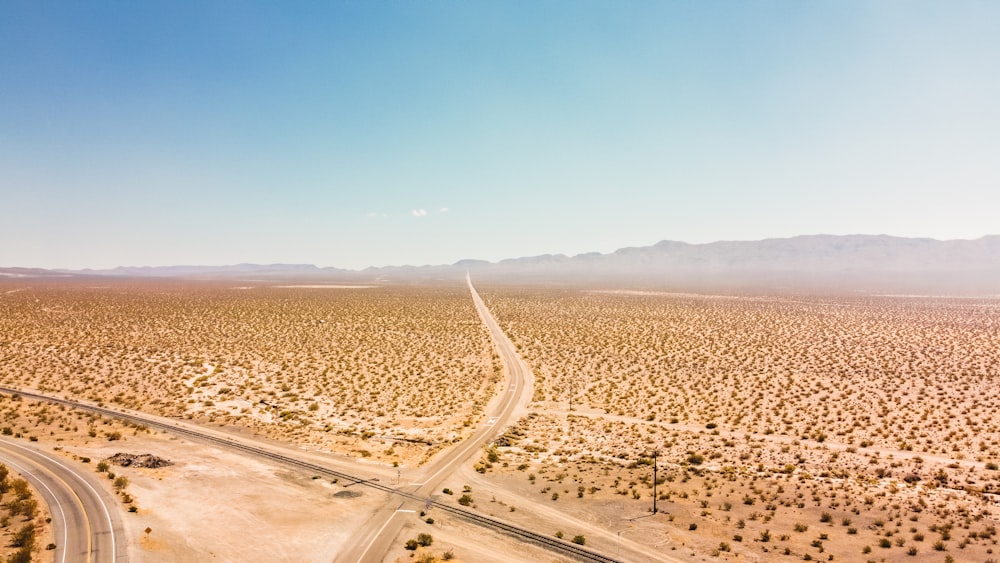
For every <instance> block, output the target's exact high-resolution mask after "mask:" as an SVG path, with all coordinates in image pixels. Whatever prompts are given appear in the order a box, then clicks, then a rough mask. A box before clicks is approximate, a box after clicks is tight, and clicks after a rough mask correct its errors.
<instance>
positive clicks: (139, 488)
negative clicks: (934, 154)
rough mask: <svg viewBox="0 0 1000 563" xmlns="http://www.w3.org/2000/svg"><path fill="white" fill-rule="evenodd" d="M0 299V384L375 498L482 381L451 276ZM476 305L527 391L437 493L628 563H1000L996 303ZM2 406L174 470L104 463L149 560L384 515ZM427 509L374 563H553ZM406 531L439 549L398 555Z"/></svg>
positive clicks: (115, 429) (75, 417) (361, 500)
mask: <svg viewBox="0 0 1000 563" xmlns="http://www.w3.org/2000/svg"><path fill="white" fill-rule="evenodd" d="M2 283H3V284H4V285H3V287H7V286H10V287H9V289H10V290H17V291H12V292H7V291H6V290H5V291H0V381H2V382H3V383H4V384H8V385H11V386H19V387H23V388H38V389H43V390H48V391H51V392H56V393H60V394H63V395H70V396H77V397H79V398H81V399H83V400H88V401H93V402H95V403H105V404H111V405H115V406H116V407H120V408H128V409H134V410H139V411H144V412H148V413H151V414H155V415H160V416H165V417H172V418H174V419H175V420H178V421H184V422H186V423H192V424H200V425H207V426H210V427H213V428H219V429H222V430H225V431H227V432H233V433H235V434H238V435H240V436H243V437H246V438H248V439H255V438H256V439H260V440H267V441H271V442H282V443H286V444H289V446H291V447H295V448H299V449H301V451H303V452H307V451H308V452H315V453H316V455H321V454H322V452H334V453H336V454H339V455H340V458H338V459H341V460H342V461H343V462H344V463H349V464H354V465H353V467H354V468H355V469H357V470H358V471H361V472H369V473H371V474H372V475H379V476H381V477H382V478H384V479H391V478H392V477H393V476H394V475H397V474H396V473H395V469H394V468H393V465H395V464H399V465H400V467H401V468H402V469H403V470H404V474H403V479H404V481H405V479H406V474H405V470H406V469H407V468H412V467H414V466H416V465H418V464H420V463H421V462H423V461H424V460H426V459H427V458H428V456H430V455H433V453H435V452H437V451H440V450H441V449H442V448H445V447H447V446H448V445H450V444H451V443H453V442H454V440H455V439H458V438H460V437H461V436H463V435H464V434H465V433H466V432H468V431H469V429H470V428H473V427H475V425H476V424H479V423H481V422H482V420H480V419H481V418H482V417H481V413H482V409H483V406H484V405H485V404H486V403H487V402H488V401H489V399H490V397H491V396H493V394H494V392H495V388H496V385H497V383H498V382H499V381H500V376H501V373H500V368H499V363H498V358H497V357H496V356H495V354H494V351H493V347H492V344H491V342H490V340H489V335H488V333H487V332H486V331H485V329H484V328H483V327H482V324H481V323H480V321H479V319H478V317H477V315H476V311H475V309H474V307H473V305H472V302H471V299H470V298H469V294H468V290H467V289H466V288H465V287H463V286H462V285H460V284H457V283H456V284H451V285H448V284H443V285H436V286H433V285H430V286H427V285H425V286H395V287H392V286H390V287H364V288H317V287H277V285H279V284H272V285H267V284H257V285H254V284H250V283H242V282H241V283H240V284H239V286H237V284H220V283H216V282H183V283H182V282H135V283H125V282H113V283H110V284H109V283H108V282H106V281H103V280H102V281H101V284H100V285H101V286H102V287H97V285H98V284H97V283H93V282H90V283H82V282H78V281H73V282H46V283H40V284H39V283H34V282H32V283H31V284H26V283H24V281H23V280H8V281H3V282H2ZM284 285H298V284H284ZM0 289H2V288H0ZM480 292H481V294H482V296H483V298H484V299H485V300H486V303H487V305H488V306H489V307H490V309H491V310H492V311H493V314H494V315H496V317H497V319H498V321H500V324H501V326H502V327H503V328H504V330H505V331H506V332H507V334H508V335H509V336H510V337H511V338H512V340H513V341H514V342H515V344H516V345H517V346H518V349H519V351H520V353H521V355H522V356H523V357H524V358H525V359H526V360H527V361H528V363H529V365H530V366H531V367H532V369H533V371H534V373H535V394H534V400H533V401H532V403H531V404H530V405H529V412H530V414H529V415H528V416H526V417H524V418H522V419H521V420H520V421H519V422H518V423H517V424H515V425H514V426H512V427H511V428H509V429H507V431H506V432H505V434H504V436H503V437H502V438H501V439H500V440H499V441H498V443H497V444H496V446H495V447H493V448H489V449H487V450H486V451H484V452H483V455H482V458H481V459H480V460H478V461H477V462H475V464H470V465H469V466H468V467H467V468H466V469H465V470H464V471H463V472H462V473H461V474H458V475H455V476H453V477H452V478H450V479H449V481H448V482H447V483H446V488H448V489H449V492H450V494H449V493H446V492H444V491H442V492H441V493H440V494H439V495H437V498H438V500H441V501H443V502H453V503H455V504H459V501H460V499H461V498H462V497H463V496H465V495H468V497H469V507H470V508H472V509H474V510H477V511H480V512H483V513H488V514H494V515H496V516H498V517H500V518H503V519H505V520H507V521H510V522H513V523H517V524H521V525H523V526H525V527H528V528H530V529H533V530H537V531H540V532H547V533H551V534H553V535H556V534H559V535H561V536H562V537H564V538H565V539H567V540H570V539H574V538H575V537H577V536H581V537H580V540H581V541H585V545H587V546H589V547H593V548H594V549H597V550H599V551H601V552H603V553H606V554H609V555H615V554H617V553H631V554H632V555H631V556H629V557H628V558H626V559H627V560H649V561H656V560H668V558H673V559H676V560H698V561H720V560H721V561H771V560H837V561H941V562H944V561H979V562H982V561H994V560H998V559H1000V555H998V554H997V553H995V552H997V551H998V549H1000V547H998V546H997V541H998V539H1000V538H998V537H997V534H996V526H997V525H998V524H1000V522H998V519H1000V502H998V501H1000V496H998V494H997V493H1000V471H998V469H997V464H998V463H1000V416H998V415H997V412H998V410H1000V409H998V406H1000V400H998V398H997V393H996V390H997V388H998V385H997V384H998V382H1000V381H998V378H1000V302H998V301H997V300H974V299H947V298H934V299H932V298H917V297H870V296H868V297H863V296H852V297H794V298H792V297H788V298H778V297H773V296H772V297H735V296H715V297H713V296H697V295H678V294H664V293H655V292H645V293H640V292H615V291H583V290H555V289H546V290H542V289H513V288H500V287H495V288H480ZM0 416H3V417H4V419H5V421H4V423H3V425H4V426H9V427H11V429H12V432H15V433H18V434H21V435H22V437H23V438H24V439H25V440H35V441H37V444H36V445H39V446H40V447H44V448H47V449H48V448H50V449H52V450H53V451H56V452H60V454H61V455H63V456H65V457H66V458H67V459H69V460H71V461H73V462H74V463H76V464H78V466H80V467H84V468H85V469H87V470H90V471H98V470H99V468H98V467H97V464H98V463H99V461H100V460H103V459H105V458H106V457H108V456H111V455H113V454H115V453H118V452H129V453H136V454H138V453H152V454H155V455H158V456H160V457H163V458H166V459H170V460H172V461H173V462H174V465H172V466H168V467H163V468H160V469H136V468H118V467H114V466H112V467H110V468H104V471H105V472H108V473H115V474H116V477H119V476H125V477H127V483H126V484H125V486H124V487H123V488H121V490H117V491H116V495H117V498H119V499H120V500H121V501H122V509H123V510H124V511H126V512H127V511H128V510H129V509H130V508H131V507H133V506H134V507H135V511H134V512H131V513H127V517H126V519H125V521H126V525H127V527H128V528H129V530H128V531H129V535H130V543H131V546H130V554H131V555H134V556H137V558H138V559H140V560H148V561H176V560H189V559H206V558H217V559H219V560H233V559H246V558H248V557H251V558H253V557H256V558H260V557H263V558H266V559H269V560H275V561H330V560H332V559H333V558H334V557H335V554H336V553H337V552H338V549H340V548H341V547H342V546H344V545H345V544H346V543H347V542H350V541H351V540H350V538H351V536H352V533H353V531H354V530H357V529H358V527H359V526H362V525H363V524H364V522H365V521H366V519H367V517H368V515H369V514H371V513H372V511H373V510H375V509H377V508H378V507H379V506H381V505H382V504H384V502H385V500H386V499H385V498H383V497H380V496H379V495H380V493H376V492H374V491H370V490H364V491H362V489H358V492H361V494H360V495H356V496H355V495H353V494H345V493H344V491H352V489H348V488H345V487H343V486H342V484H340V485H338V484H335V483H331V482H329V481H325V480H322V479H313V476H311V475H304V474H302V473H301V472H296V471H292V470H288V469H285V468H282V467H279V466H274V465H269V464H267V463H265V462H260V461H255V460H252V459H249V458H247V457H246V456H244V455H242V454H237V453H233V452H228V451H223V450H221V449H219V448H215V447H211V446H206V445H204V444H198V443H191V442H188V441H186V440H184V439H181V438H177V437H175V436H171V435H169V434H160V433H157V432H152V431H149V430H148V429H146V428H143V427H141V426H139V427H136V426H134V425H128V424H125V423H121V422H117V421H113V420H109V419H104V418H101V417H97V416H92V415H89V414H85V413H82V412H79V411H75V410H73V409H69V408H65V407H57V406H52V405H45V404H39V403H34V402H32V401H27V400H23V399H22V400H11V399H10V398H9V397H4V398H3V399H2V401H0ZM653 452H657V453H658V456H657V458H656V466H657V469H658V473H657V480H656V492H657V497H658V498H657V503H658V508H659V513H658V514H656V515H653V514H652V512H651V509H652V503H653V458H652V455H653ZM324 455H325V454H324ZM344 455H346V456H349V458H343V456H344ZM85 459H86V460H87V463H84V460H85ZM114 483H115V481H114V480H113V479H108V488H109V490H115V487H114ZM427 517H430V518H431V519H432V522H427V521H426V517H425V516H419V517H418V515H415V514H414V515H412V518H411V519H410V520H408V524H407V527H406V528H404V531H403V533H402V535H401V536H400V537H399V538H397V542H396V543H397V544H398V546H399V547H398V549H395V550H394V551H393V552H392V553H390V554H389V557H388V559H387V560H389V561H403V562H406V561H414V560H418V561H433V560H443V559H445V558H448V557H451V556H452V555H453V556H454V557H453V559H452V560H462V561H509V560H520V561H558V560H560V559H559V558H558V557H556V556H552V555H551V554H548V553H546V552H543V551H541V550H540V549H538V548H534V547H531V546H525V545H514V544H513V543H512V540H510V539H508V538H506V537H503V536H499V535H496V534H493V533H492V532H486V531H483V530H481V529H479V528H475V527H474V526H471V525H470V524H467V523H464V522H462V521H459V520H454V519H452V518H449V517H447V516H445V515H440V514H434V513H433V511H432V513H431V514H429V515H427ZM147 528H148V529H149V530H150V531H149V532H148V533H147V532H146V529H147ZM418 533H429V534H432V535H433V537H434V543H433V545H431V546H428V547H421V548H419V549H418V550H416V551H415V552H414V551H409V550H406V549H404V548H403V544H404V543H405V542H406V540H407V539H410V538H412V537H415V536H416V535H417V534H418ZM630 546H631V547H630ZM630 549H631V551H630Z"/></svg>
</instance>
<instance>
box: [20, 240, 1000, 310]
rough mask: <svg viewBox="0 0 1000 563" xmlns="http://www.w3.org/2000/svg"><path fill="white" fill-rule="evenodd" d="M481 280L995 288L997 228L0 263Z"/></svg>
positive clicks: (285, 276)
mask: <svg viewBox="0 0 1000 563" xmlns="http://www.w3.org/2000/svg"><path fill="white" fill-rule="evenodd" d="M466 272H469V273H471V274H472V275H473V276H474V277H475V278H476V279H477V280H479V281H484V282H489V283H512V284H519V283H536V284H537V283H543V284H551V285H579V284H586V285H594V284H597V285H611V286H615V287H641V288H659V289H674V290H695V291H741V292H742V291H755V292H758V291H850V292H905V293H927V294H969V295H998V294H1000V236H998V235H991V236H984V237H981V238H978V239H975V240H945V241H942V240H935V239H930V238H903V237H893V236H887V235H846V236H835V235H806V236H797V237H791V238H775V239H766V240H760V241H720V242H713V243H708V244H689V243H685V242H677V241H666V240H665V241H661V242H658V243H656V244H654V245H652V246H644V247H630V248H622V249H619V250H616V251H614V252H611V253H608V254H600V253H587V254H578V255H576V256H566V255H563V254H548V255H542V256H532V257H525V258H513V259H508V260H501V261H499V262H487V261H483V260H461V261H459V262H456V263H454V264H449V265H437V266H389V267H372V268H367V269H365V270H343V269H338V268H319V267H316V266H313V265H311V264H272V265H256V264H239V265H234V266H165V267H122V268H115V269H112V270H76V271H69V270H58V271H45V270H37V269H31V270H28V269H24V268H0V276H7V277H34V276H53V275H59V276H66V275H75V276H81V275H86V276H116V277H158V278H188V279H233V280H274V281H279V280H312V281H329V282H350V283H372V282H405V281H429V280H435V279H455V278H456V277H461V276H464V274H465V273H466Z"/></svg>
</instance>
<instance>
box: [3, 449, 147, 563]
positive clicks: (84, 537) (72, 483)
mask: <svg viewBox="0 0 1000 563" xmlns="http://www.w3.org/2000/svg"><path fill="white" fill-rule="evenodd" d="M0 461H2V462H3V463H5V464H7V466H8V467H10V468H11V469H13V470H15V471H17V472H18V473H20V474H21V476H23V477H24V478H25V479H27V480H28V482H30V483H31V484H32V485H33V486H34V487H35V489H36V490H38V491H39V493H41V495H42V499H43V500H44V501H45V503H46V504H47V505H48V506H49V512H50V513H51V515H52V522H53V525H54V526H53V527H54V531H55V534H54V535H55V540H54V543H55V544H56V549H55V561H56V563H75V562H78V561H85V562H87V563H105V562H110V563H117V562H121V561H127V560H128V557H127V554H126V551H125V549H123V546H124V543H125V534H124V533H123V527H122V522H121V519H120V517H119V514H118V508H117V503H115V502H114V500H113V499H112V500H111V502H112V505H111V506H110V507H109V506H108V504H107V502H106V499H105V498H104V496H102V494H101V493H100V489H99V487H100V485H99V484H97V483H95V481H97V479H96V477H94V476H93V475H89V474H88V473H81V472H78V471H76V470H75V469H74V468H72V467H70V466H69V465H67V464H66V463H64V461H63V460H60V459H57V458H55V457H53V456H51V455H50V454H48V453H45V452H43V451H41V450H38V449H36V448H33V447H30V446H26V445H23V444H19V443H18V442H17V441H16V440H14V439H11V438H6V437H2V438H0Z"/></svg>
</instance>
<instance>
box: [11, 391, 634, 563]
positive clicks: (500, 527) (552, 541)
mask: <svg viewBox="0 0 1000 563" xmlns="http://www.w3.org/2000/svg"><path fill="white" fill-rule="evenodd" d="M0 392H3V393H9V394H11V395H20V396H21V397H24V398H27V399H32V400H36V401H44V402H48V403H52V404H59V405H65V406H68V407H71V408H75V409H80V410H84V411H88V412H92V413H96V414H99V415H102V416H107V417H111V418H117V419H119V420H123V421H127V422H131V423H134V424H140V425H144V426H146V427H149V428H156V429H159V430H162V431H165V432H170V433H173V434H177V435H181V436H186V437H188V438H191V439H195V440H199V441H202V442H207V443H211V444H213V445H216V446H221V447H224V448H229V449H231V450H237V451H240V452H243V453H246V454H249V455H253V456H257V457H261V458H266V459H270V460H272V461H275V462H278V463H281V464H284V465H286V466H291V467H296V468H299V469H304V470H307V471H309V472H311V473H314V474H319V475H323V476H325V477H332V478H336V479H338V480H344V481H348V482H349V483H350V484H353V485H359V486H365V487H369V488H372V489H375V490H378V491H381V492H384V493H389V494H392V495H396V496H399V497H402V498H406V499H409V500H414V501H419V502H421V503H424V504H425V505H426V506H428V507H429V508H434V509H437V510H441V511H443V512H447V513H448V514H451V515H453V516H457V517H459V518H462V519H464V520H466V521H467V522H471V523H473V524H476V525H479V526H483V527H485V528H489V529H492V530H495V531H498V532H501V533H504V534H506V535H508V536H511V537H514V538H517V539H518V540H521V541H527V542H531V543H533V544H535V545H538V546H541V547H544V548H546V549H549V550H551V551H555V552H558V553H560V554H562V555H566V556H569V557H572V558H574V559H577V560H580V561H598V562H602V563H613V562H617V561H618V560H617V559H614V558H612V557H609V556H607V555H604V554H601V553H598V552H596V551H592V550H590V549H587V548H585V547H583V546H580V545H577V544H574V543H571V542H568V541H565V540H561V539H559V538H555V537H551V536H547V535H544V534H539V533H537V532H533V531H531V530H528V529H525V528H522V527H520V526H516V525H514V524H510V523H508V522H504V521H503V520H500V519H497V518H493V517H491V516H484V515H482V514H477V513H475V512H473V511H471V510H465V509H462V508H458V507H455V506H451V505H448V504H444V503H439V502H437V501H435V500H433V499H430V498H426V497H423V496H420V495H417V494H414V493H411V492H408V491H405V490H402V489H399V488H393V487H390V486H388V485H383V484H381V483H379V482H377V481H372V480H370V479H366V478H363V477H358V476H356V475H351V474H348V473H344V472H342V471H337V470H335V469H331V468H328V467H324V466H322V465H319V464H316V463H312V462H309V461H304V460H301V459H296V458H294V457H291V456H288V455H285V454H282V453H278V452H275V451H271V450H268V449H267V448H263V447H260V446H255V445H251V444H247V443H245V442H241V441H239V440H236V439H233V438H228V437H226V438H224V437H221V436H216V435H213V434H210V433H207V432H201V431H198V430H195V429H193V428H189V427H187V426H182V425H179V424H169V423H167V422H164V421H161V420H157V419H154V418H147V417H144V416H142V415H139V414H136V413H130V412H124V411H118V410H115V409H111V408H108V407H102V406H98V405H93V404H88V403H80V402H78V401H75V400H72V399H65V398H62V397H56V396H52V395H46V394H43V393H39V392H35V391H28V390H23V389H16V388H13V387H5V386H0Z"/></svg>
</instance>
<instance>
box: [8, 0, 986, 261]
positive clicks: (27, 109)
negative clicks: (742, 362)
mask: <svg viewBox="0 0 1000 563" xmlns="http://www.w3.org/2000/svg"><path fill="white" fill-rule="evenodd" d="M998 29H1000V2H995V1H986V0H984V1H981V2H966V1H957V2H955V1H948V2H943V1H931V2H920V1H910V0H906V1H889V0H875V1H865V2H850V1H842V0H837V1H811V2H803V1H800V0H788V1H763V0H761V1H750V2H743V1H735V0H734V1H719V2H712V1H678V2H669V1H654V2H642V1H633V0H626V1H610V0H609V1H603V2H601V1H591V0H582V1H581V0H572V1H554V0H540V1H532V2H517V1H509V0H505V1H500V2H496V1H489V2H486V1H483V2H473V1H459V0H448V1H422V0H413V1H401V0H396V1H392V0H389V1H384V2H369V1H360V0H356V1H343V2H291V3H286V2H245V1H213V2H201V1H198V2H190V3H186V2H182V1H176V0H171V1H167V2H154V1H147V0H143V1H141V2H129V1H115V2H100V1H88V2H78V1H75V0H74V1H67V2H58V1H49V2H36V1H15V0H0V266H40V267H70V268H78V267H97V268H103V267H113V266H118V265H167V264H231V263H238V262H258V263H272V262H295V263H314V264H317V265H321V266H340V267H351V268H360V267H365V266H369V265H389V264H404V263H407V264H428V263H433V264H440V263H451V262H454V261H457V260H459V259H462V258H482V259H488V260H497V259H501V258H508V257H517V256H525V255H535V254H542V253H550V252H551V253H557V252H561V253H566V254H575V253H579V252H586V251H600V252H608V251H612V250H615V249H617V248H620V247H623V246H641V245H648V244H652V243H655V242H657V241H659V240H663V239H672V240H684V241H688V242H709V241H714V240H724V239H728V240H733V239H736V240H751V239H760V238H767V237H780V236H792V235H797V234H815V233H830V234H849V233H868V234H881V233H886V234H893V235H900V236H929V237H933V238H977V237H979V236H982V235H985V234H997V233H1000V33H998V32H997V30H998Z"/></svg>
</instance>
